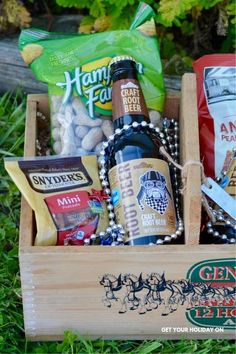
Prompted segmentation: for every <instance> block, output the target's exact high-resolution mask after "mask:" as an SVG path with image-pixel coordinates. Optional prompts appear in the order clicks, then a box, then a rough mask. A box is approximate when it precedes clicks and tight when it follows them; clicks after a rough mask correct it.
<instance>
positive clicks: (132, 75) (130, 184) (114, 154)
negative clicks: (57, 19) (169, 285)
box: [108, 56, 176, 245]
mask: <svg viewBox="0 0 236 354" xmlns="http://www.w3.org/2000/svg"><path fill="white" fill-rule="evenodd" d="M110 70H111V77H112V81H113V88H112V106H113V120H114V129H115V130H116V129H122V128H123V127H124V126H125V128H126V129H125V132H124V133H122V134H121V135H118V137H117V138H115V140H114V144H113V147H112V150H111V151H110V156H109V166H108V169H109V172H108V177H109V183H110V187H111V191H112V199H113V204H114V208H115V214H116V220H117V222H118V223H120V224H122V225H123V226H124V228H125V231H126V239H125V243H126V244H131V245H145V244H150V243H156V241H157V240H158V239H159V238H163V239H164V237H165V236H167V235H171V234H172V233H174V232H175V230H176V215H175V207H174V203H173V194H172V187H171V180H170V173H169V166H168V163H167V162H166V161H165V160H164V158H163V156H162V155H161V154H160V152H159V148H160V146H161V145H162V143H161V140H159V139H158V138H157V136H156V135H155V134H154V133H152V132H151V131H150V130H148V129H147V128H144V127H142V126H141V125H140V124H136V126H134V127H133V126H132V127H129V128H128V127H127V125H131V124H132V123H134V122H136V123H141V122H142V121H145V122H147V123H150V120H149V116H148V110H147V107H146V104H145V100H144V97H143V93H142V90H141V87H140V84H139V82H138V79H137V71H136V63H135V61H134V60H133V59H132V58H130V57H125V56H122V57H116V58H114V59H113V60H112V61H111V63H110Z"/></svg>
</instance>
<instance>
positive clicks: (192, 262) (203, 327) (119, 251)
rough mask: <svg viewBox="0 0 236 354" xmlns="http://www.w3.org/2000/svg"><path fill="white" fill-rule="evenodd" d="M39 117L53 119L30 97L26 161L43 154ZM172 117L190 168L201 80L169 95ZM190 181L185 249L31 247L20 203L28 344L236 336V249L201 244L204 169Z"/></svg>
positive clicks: (41, 101) (29, 224)
mask: <svg viewBox="0 0 236 354" xmlns="http://www.w3.org/2000/svg"><path fill="white" fill-rule="evenodd" d="M37 109H39V110H40V111H41V112H42V113H44V114H45V115H46V116H49V109H48V97H47V95H29V96H28V105H27V122H26V136H25V156H34V155H35V140H36V126H37V118H36V112H37ZM165 114H166V115H167V116H169V117H175V118H178V117H179V120H180V129H181V159H182V163H183V164H184V163H185V162H186V161H188V160H199V151H198V146H199V142H198V127H197V108H196V87H195V76H194V75H193V74H185V75H184V76H183V80H182V90H181V96H179V95H176V94H169V95H168V96H167V101H166V109H165ZM189 176H190V178H189V180H188V183H187V189H186V193H185V195H184V197H183V202H184V222H185V245H164V246H138V247H131V246H130V247H129V246H123V247H101V246H93V247H75V246H74V247H73V246H68V247H62V246H50V247H48V246H41V247H39V246H33V241H34V237H35V223H34V217H33V213H32V210H31V209H30V208H29V206H28V205H27V203H26V202H25V201H24V199H23V200H22V208H21V223H20V251H19V259H20V271H21V282H22V294H23V308H24V322H25V333H26V337H27V338H28V339H29V340H58V339H62V338H63V333H64V331H66V330H71V331H74V332H76V333H80V334H81V335H83V336H85V337H89V338H98V337H103V338H110V339H111V338H112V339H128V338H129V339H150V338H165V339H169V338H199V339H203V338H233V337H234V330H233V329H232V328H233V323H234V318H235V312H234V310H233V302H234V301H233V297H232V296H233V295H231V292H232V284H233V274H234V273H233V271H232V266H233V264H232V262H233V257H234V247H233V246H232V245H224V246H222V245H199V244H198V243H199V229H200V210H201V194H200V169H199V167H198V166H196V165H195V166H194V165H191V166H189ZM234 277H235V275H234ZM121 279H122V284H121ZM187 279H189V280H190V281H189V283H187ZM212 283H220V288H219V289H218V292H217V294H215V295H214V294H213V293H212V292H210V293H209V294H207V295H205V298H204V289H206V288H207V286H208V285H210V288H208V289H211V284H212ZM224 283H225V284H226V285H225V286H224ZM132 284H134V285H132ZM184 284H185V286H187V288H186V287H185V288H184ZM204 284H205V285H204ZM137 285H138V289H139V291H137V289H136V290H135V286H136V288H137ZM161 289H164V290H163V291H161ZM184 289H185V290H186V289H187V290H188V291H187V292H186V291H185V292H184ZM191 289H192V290H191ZM132 290H135V292H132ZM205 292H206V290H205ZM213 295H214V296H213ZM160 297H161V299H160ZM138 299H139V300H138ZM188 308H191V309H188ZM208 327H211V331H210V332H209V330H207V328H208Z"/></svg>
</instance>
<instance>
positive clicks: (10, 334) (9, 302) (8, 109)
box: [0, 91, 235, 354]
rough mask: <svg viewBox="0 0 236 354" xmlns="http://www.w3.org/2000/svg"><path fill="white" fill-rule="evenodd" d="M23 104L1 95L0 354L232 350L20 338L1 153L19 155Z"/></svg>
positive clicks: (18, 96) (215, 343) (200, 344)
mask: <svg viewBox="0 0 236 354" xmlns="http://www.w3.org/2000/svg"><path fill="white" fill-rule="evenodd" d="M25 107H26V102H25V98H24V95H23V94H22V92H21V91H17V92H16V93H14V94H12V93H6V94H5V95H3V96H2V97H0V176H1V179H0V284H1V287H0V353H11V354H12V353H134V354H135V353H137V354H138V353H140V354H149V353H176V354H177V353H181V354H182V353H198V354H207V353H210V354H212V353H234V352H235V346H234V343H233V342H232V341H227V340H205V341H194V340H189V341H188V340H178V341H170V340H166V341H165V340H162V341H160V340H153V341H104V340H101V339H100V340H96V341H89V340H84V339H83V338H81V337H80V336H79V334H73V333H70V332H68V333H65V339H64V341H63V342H27V341H26V340H25V337H24V328H23V314H22V299H21V289H20V275H19V267H18V227H19V212H20V193H19V191H18V190H17V188H16V187H15V185H14V184H13V183H12V182H11V180H10V178H9V177H8V175H7V174H6V172H5V170H4V166H3V157H6V156H22V155H23V142H24V118H25Z"/></svg>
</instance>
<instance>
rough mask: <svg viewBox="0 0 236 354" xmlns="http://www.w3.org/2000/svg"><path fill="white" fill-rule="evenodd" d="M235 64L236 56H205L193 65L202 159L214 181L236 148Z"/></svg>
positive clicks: (207, 172)
mask: <svg viewBox="0 0 236 354" xmlns="http://www.w3.org/2000/svg"><path fill="white" fill-rule="evenodd" d="M235 63H236V55H235V54H210V55H205V56H203V57H201V58H200V59H198V60H196V61H195V62H194V63H193V68H194V71H195V73H196V78H197V101H198V115H199V137H200V153H201V160H202V162H203V165H204V170H205V173H206V175H207V176H210V177H212V178H215V177H219V175H220V173H221V172H222V170H224V165H225V163H227V160H228V159H229V156H230V155H231V153H232V149H233V148H235V147H236V65H235Z"/></svg>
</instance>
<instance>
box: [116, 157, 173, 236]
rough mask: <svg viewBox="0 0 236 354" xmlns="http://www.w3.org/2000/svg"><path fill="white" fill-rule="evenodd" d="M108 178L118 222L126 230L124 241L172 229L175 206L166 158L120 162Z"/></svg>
mask: <svg viewBox="0 0 236 354" xmlns="http://www.w3.org/2000/svg"><path fill="white" fill-rule="evenodd" d="M109 181H110V187H111V190H112V200H113V205H114V208H115V214H116V219H117V222H118V223H119V224H122V225H123V227H124V228H125V231H126V238H125V242H128V241H130V240H134V239H138V238H141V237H145V236H151V235H158V236H165V235H171V234H172V233H174V232H175V230H176V216H175V207H174V203H173V194H172V187H171V181H170V173H169V166H168V164H167V162H166V161H163V160H159V159H153V158H145V159H137V160H131V161H127V162H123V163H121V164H119V165H117V166H114V167H113V168H112V169H111V170H110V171H109Z"/></svg>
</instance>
